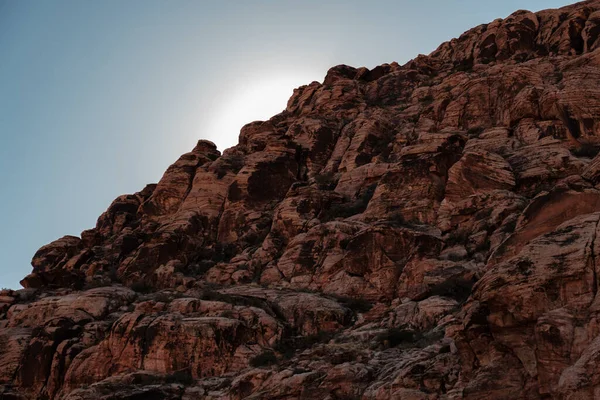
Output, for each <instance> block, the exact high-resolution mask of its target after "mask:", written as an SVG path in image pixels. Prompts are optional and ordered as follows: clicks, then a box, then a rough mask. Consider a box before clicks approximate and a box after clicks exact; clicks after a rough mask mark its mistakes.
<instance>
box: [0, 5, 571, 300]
mask: <svg viewBox="0 0 600 400" xmlns="http://www.w3.org/2000/svg"><path fill="white" fill-rule="evenodd" d="M569 3H571V2H568V1H559V0H543V1H542V0H519V1H517V0H505V1H488V0H420V1H413V0H396V1H392V0H385V1H377V0H373V1H369V2H365V1H356V0H333V1H320V0H306V1H291V0H277V1H276V0H271V1H266V0H253V1H243V0H238V1H234V0H230V1H204V0H196V1H191V0H177V1H162V0H128V1H119V0H96V1H81V0H54V1H33V0H0V54H1V57H2V61H1V62H0V179H1V183H2V191H1V196H0V216H1V217H2V225H0V287H9V288H19V287H20V285H19V283H18V282H19V280H20V279H22V278H23V277H24V276H25V275H26V274H28V273H29V272H30V271H31V265H30V261H31V257H32V256H33V254H34V253H35V251H36V250H37V249H38V248H39V247H40V246H42V245H44V244H46V243H49V242H50V241H52V240H54V239H57V238H59V237H61V236H64V235H67V234H69V235H79V234H80V232H81V231H82V230H84V229H88V228H91V227H93V226H94V225H95V223H96V219H97V218H98V216H99V215H100V214H101V213H102V212H103V211H104V210H105V209H106V208H107V207H108V205H109V204H110V203H111V201H112V200H113V199H114V198H115V197H116V196H118V195H120V194H124V193H133V192H136V191H138V190H140V189H142V188H143V187H144V186H145V184H147V183H151V182H157V181H158V180H159V179H160V177H161V175H162V173H163V172H164V171H165V169H166V168H167V167H168V166H169V165H170V164H171V163H172V162H174V161H175V160H176V159H177V158H178V157H179V155H181V154H183V153H185V152H187V151H189V150H190V149H191V148H192V147H193V146H194V144H195V143H196V141H197V140H198V139H201V138H202V139H209V140H212V141H214V142H215V143H216V144H217V145H218V147H219V149H220V150H223V149H224V148H226V147H230V146H232V145H234V144H236V143H237V137H238V134H239V129H240V128H241V126H242V125H244V124H245V123H247V122H251V121H253V120H258V119H267V118H269V117H270V116H272V115H274V114H276V113H278V112H279V111H281V110H282V109H284V108H285V105H286V102H287V99H288V98H289V96H290V95H291V94H292V90H293V89H294V88H295V87H297V86H300V85H302V84H308V83H310V82H311V81H314V80H317V81H322V79H323V77H324V76H325V73H326V71H327V69H328V68H329V67H331V66H333V65H337V64H349V65H353V66H367V67H370V68H372V67H374V66H376V65H379V64H382V63H385V62H388V63H389V62H392V61H397V62H399V63H401V64H403V63H405V62H406V61H408V60H410V59H411V58H414V57H415V56H417V55H418V54H420V53H423V54H427V53H429V52H431V51H433V50H434V49H435V48H436V47H437V46H438V45H439V44H441V43H442V42H443V41H446V40H449V39H451V38H453V37H457V36H459V35H460V34H461V33H463V32H464V31H466V30H467V29H470V28H471V27H474V26H476V25H479V24H481V23H485V22H490V21H492V20H494V19H496V18H500V17H501V18H504V17H506V16H507V15H509V14H510V13H512V12H513V11H515V10H517V9H529V10H532V11H537V10H540V9H544V8H556V7H560V6H563V5H566V4H569Z"/></svg>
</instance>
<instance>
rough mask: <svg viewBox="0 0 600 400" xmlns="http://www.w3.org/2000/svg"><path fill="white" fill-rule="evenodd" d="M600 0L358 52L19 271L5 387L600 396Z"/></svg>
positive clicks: (29, 394) (2, 332) (30, 390)
mask: <svg viewBox="0 0 600 400" xmlns="http://www.w3.org/2000/svg"><path fill="white" fill-rule="evenodd" d="M599 149H600V1H585V2H582V3H578V4H575V5H572V6H568V7H565V8H562V9H559V10H546V11H541V12H538V13H532V12H528V11H517V12H515V13H514V14H512V15H510V16H509V17H508V18H506V19H498V20H495V21H493V22H491V23H490V24H487V25H481V26H478V27H476V28H474V29H472V30H470V31H468V32H466V33H465V34H463V35H462V36H461V37H460V38H458V39H454V40H452V41H450V42H447V43H444V44H442V45H441V46H440V47H439V48H438V49H437V50H436V51H434V52H433V53H432V54H430V55H428V56H422V55H421V56H419V57H417V58H416V59H414V60H412V61H410V62H408V63H407V64H406V65H402V66H401V65H398V64H397V63H392V64H384V65H381V66H378V67H376V68H374V69H372V70H368V69H366V68H358V69H356V68H352V67H349V66H345V65H340V66H337V67H333V68H331V69H330V70H329V71H328V72H327V75H326V77H325V79H324V81H323V83H318V82H313V83H311V84H309V85H307V86H302V87H300V88H298V89H296V90H295V91H294V94H293V96H292V97H291V99H290V100H289V102H288V104H287V108H286V109H285V110H284V111H283V112H281V113H280V114H278V115H276V116H274V117H273V118H271V119H270V120H268V121H264V122H263V121H260V122H253V123H251V124H248V125H246V126H244V127H243V128H242V130H241V133H240V136H239V144H238V145H237V146H235V147H233V148H230V149H228V150H226V151H224V152H223V154H220V153H219V152H218V151H217V150H216V148H215V146H214V145H213V144H212V143H210V142H207V141H200V142H198V145H197V146H196V147H195V148H194V149H193V150H192V151H191V152H189V153H187V154H184V155H183V156H181V157H180V158H179V160H177V161H176V162H175V163H174V164H173V165H172V166H171V167H169V169H168V170H167V171H166V172H165V174H164V176H163V177H162V179H161V180H160V182H159V183H158V184H155V185H148V186H147V187H145V188H144V189H143V190H142V191H140V192H138V193H135V194H131V195H124V196H120V197H118V198H117V199H116V200H115V201H114V202H113V203H112V204H111V206H110V207H109V208H108V210H107V211H106V212H105V213H104V214H102V215H101V216H100V218H99V219H98V223H97V226H96V227H95V228H93V229H90V230H87V231H84V232H83V233H82V234H81V237H72V236H66V237H63V238H61V239H59V240H56V241H54V242H52V243H50V244H48V245H46V246H44V247H42V248H41V249H40V250H39V251H38V252H37V253H36V254H35V256H34V257H33V260H32V265H33V272H32V273H31V274H30V275H28V276H27V277H25V278H24V279H23V281H22V284H23V286H24V287H25V288H26V289H23V290H17V291H12V290H3V291H2V292H0V397H1V398H3V399H30V398H31V399H34V398H38V399H69V400H79V399H106V400H108V399H113V400H114V399H121V400H125V399H130V400H133V399H180V400H190V399H231V400H233V399H242V398H248V399H331V400H334V399H365V400H367V399H369V400H370V399H373V400H374V399H417V400H421V399H423V400H425V399H428V400H429V399H449V400H450V399H598V398H600V373H598V372H599V371H600V296H599V295H598V286H599V277H598V274H599V272H600V265H598V263H597V261H596V257H597V255H598V254H600V240H597V239H596V238H597V235H598V232H599V231H600V227H599V224H600V186H598V184H599V183H600V155H597V154H598V150H599Z"/></svg>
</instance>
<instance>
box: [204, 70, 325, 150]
mask: <svg viewBox="0 0 600 400" xmlns="http://www.w3.org/2000/svg"><path fill="white" fill-rule="evenodd" d="M319 75H322V73H317V74H310V73H301V74H294V75H291V74H290V75H283V74H274V75H273V76H262V77H259V78H252V77H248V78H246V79H244V80H243V81H237V82H232V83H231V85H229V87H230V90H224V91H223V93H222V95H221V96H219V98H218V99H215V101H216V102H218V104H215V112H214V115H213V116H212V118H211V119H210V122H208V124H207V131H206V132H203V133H202V134H201V136H202V137H207V138H208V139H209V140H211V141H213V142H214V143H215V144H216V145H217V148H218V149H219V150H220V151H223V150H225V149H227V148H229V147H232V146H235V145H236V144H237V143H238V137H239V133H240V129H241V128H242V127H243V126H244V125H246V124H248V123H250V122H253V121H266V120H268V119H269V118H271V117H272V116H274V115H276V114H278V113H280V112H281V111H283V110H284V109H285V108H286V106H287V101H288V99H289V98H290V97H291V96H292V94H293V91H294V89H295V88H297V87H299V86H302V85H307V84H309V83H311V82H313V81H315V80H317V79H318V78H319V77H320V76H319Z"/></svg>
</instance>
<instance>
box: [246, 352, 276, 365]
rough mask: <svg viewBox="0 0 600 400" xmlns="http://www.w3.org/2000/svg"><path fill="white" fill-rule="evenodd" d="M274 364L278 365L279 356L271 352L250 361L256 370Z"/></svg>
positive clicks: (261, 354)
mask: <svg viewBox="0 0 600 400" xmlns="http://www.w3.org/2000/svg"><path fill="white" fill-rule="evenodd" d="M273 364H277V356H276V355H275V353H273V352H272V351H271V350H267V351H263V352H262V353H260V354H259V355H257V356H255V357H253V358H252V359H251V360H250V365H251V366H252V367H255V368H257V367H265V366H268V365H273Z"/></svg>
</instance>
